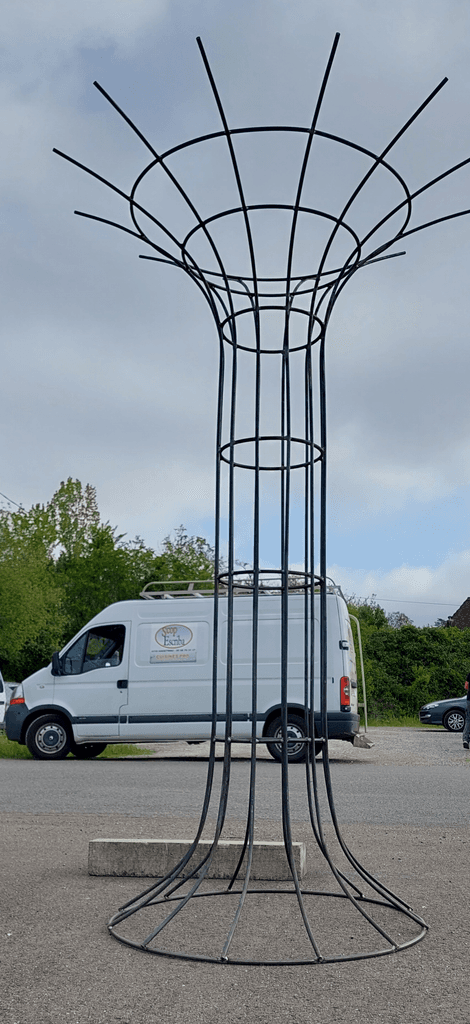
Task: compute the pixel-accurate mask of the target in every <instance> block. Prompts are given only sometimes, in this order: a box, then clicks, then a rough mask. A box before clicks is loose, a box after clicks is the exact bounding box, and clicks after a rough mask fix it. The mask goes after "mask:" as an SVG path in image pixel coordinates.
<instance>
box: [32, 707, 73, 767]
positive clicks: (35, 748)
mask: <svg viewBox="0 0 470 1024" xmlns="http://www.w3.org/2000/svg"><path fill="white" fill-rule="evenodd" d="M25 742H26V746H27V748H28V750H29V752H30V754H32V755H33V757H34V758H36V760H38V761H60V760H61V759H62V758H64V757H67V754H68V753H69V751H70V747H71V737H70V732H69V730H68V728H67V726H66V724H65V722H64V719H63V718H60V716H59V715H53V714H51V715H41V717H40V718H35V719H34V722H31V725H29V726H28V729H27V731H26V737H25Z"/></svg>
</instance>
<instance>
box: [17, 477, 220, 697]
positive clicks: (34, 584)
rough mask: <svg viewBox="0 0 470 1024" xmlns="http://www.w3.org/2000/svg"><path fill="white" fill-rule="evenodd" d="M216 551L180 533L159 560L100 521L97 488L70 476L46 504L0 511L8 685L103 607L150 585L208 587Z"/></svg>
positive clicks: (165, 546)
mask: <svg viewBox="0 0 470 1024" xmlns="http://www.w3.org/2000/svg"><path fill="white" fill-rule="evenodd" d="M213 576H214V552H213V549H212V548H211V546H210V544H208V542H207V541H206V540H204V538H203V537H196V536H195V537H190V536H189V535H188V534H187V533H186V530H185V528H184V526H180V527H178V529H176V530H175V533H174V535H173V536H168V537H165V539H164V541H163V544H162V550H161V553H160V554H157V553H156V552H155V551H154V550H153V549H152V548H149V547H147V546H146V544H145V543H144V541H143V540H142V538H141V537H135V538H134V539H133V540H126V539H125V536H124V535H123V534H119V533H118V532H117V530H116V529H115V528H113V527H112V526H111V525H110V524H109V523H102V522H100V515H99V510H98V503H97V499H96V491H95V488H94V487H92V486H91V485H90V484H86V485H85V486H84V487H83V486H82V484H81V482H80V481H79V480H73V479H72V478H71V477H69V478H68V480H67V481H65V482H64V481H63V482H62V483H61V484H60V487H59V488H58V490H57V491H56V492H55V494H54V495H53V496H52V498H51V500H50V501H49V502H47V503H46V504H45V505H40V504H38V505H33V507H32V508H31V509H29V510H28V511H26V510H24V509H21V510H19V511H18V512H11V511H9V510H3V511H1V512H0V660H1V664H2V669H3V672H4V674H5V675H6V677H7V678H10V679H21V678H24V676H25V675H28V674H29V673H31V672H34V671H35V670H36V669H37V668H40V666H41V665H43V664H44V663H45V662H47V661H48V659H49V658H50V657H51V654H52V652H53V651H55V650H58V649H60V648H61V647H63V646H64V644H65V643H66V642H67V641H68V640H69V639H70V638H71V637H72V636H74V634H75V633H76V632H77V631H78V630H79V629H81V628H82V626H83V625H84V624H85V623H86V622H87V621H88V620H89V619H90V618H92V617H93V616H94V615H97V614H98V613H99V612H100V611H101V609H102V608H105V607H106V606H107V605H109V604H112V603H114V602H115V601H123V600H128V599H130V598H137V597H138V596H139V594H140V592H141V591H142V589H143V587H144V586H145V584H146V583H149V582H151V581H171V580H173V581H178V580H198V581H199V582H200V581H202V580H213Z"/></svg>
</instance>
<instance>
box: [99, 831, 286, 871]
mask: <svg viewBox="0 0 470 1024" xmlns="http://www.w3.org/2000/svg"><path fill="white" fill-rule="evenodd" d="M190 845H191V840H190V839H91V840H90V842H89V846H88V874H89V875H114V876H121V877H123V876H126V877H140V878H160V877H161V876H163V875H166V874H167V873H168V872H169V871H171V870H172V869H173V868H174V867H175V865H176V864H177V863H178V861H179V860H180V859H181V858H182V857H183V856H184V854H185V853H186V852H187V850H188V849H189V847H190ZM211 845H212V843H211V841H210V840H201V841H200V843H199V845H198V848H197V851H196V852H195V854H193V858H192V861H191V865H192V866H193V867H194V866H195V865H196V863H197V859H199V860H202V858H203V857H204V856H205V854H206V853H208V851H209V849H210V847H211ZM293 848H294V859H295V864H296V868H297V874H298V877H299V878H303V876H304V874H305V870H306V846H305V843H294V844H293ZM242 849H243V843H242V842H241V840H238V839H224V840H220V841H219V844H218V848H217V852H216V854H215V856H214V858H213V860H212V863H211V866H210V868H209V873H208V875H207V876H206V877H207V878H231V877H232V875H233V873H234V871H235V869H236V866H237V864H238V860H239V858H240V855H241V852H242ZM188 868H189V866H188V865H187V866H186V867H185V870H184V874H187V873H188ZM181 874H183V872H181ZM244 874H245V872H244V865H242V868H241V872H240V875H241V877H244ZM290 877H291V874H290V870H289V866H288V863H287V857H286V852H285V849H284V843H279V842H261V841H256V842H255V843H254V844H253V862H252V870H251V878H252V879H255V880H261V879H265V880H270V881H284V880H286V879H289V878H290Z"/></svg>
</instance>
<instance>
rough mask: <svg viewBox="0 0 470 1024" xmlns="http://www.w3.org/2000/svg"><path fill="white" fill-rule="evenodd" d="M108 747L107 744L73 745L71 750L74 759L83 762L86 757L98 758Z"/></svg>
mask: <svg viewBox="0 0 470 1024" xmlns="http://www.w3.org/2000/svg"><path fill="white" fill-rule="evenodd" d="M107 746H108V744H107V743H72V746H71V750H72V754H73V756H74V757H78V758H79V759H80V760H83V759H84V758H86V757H98V754H102V753H103V750H106V747H107Z"/></svg>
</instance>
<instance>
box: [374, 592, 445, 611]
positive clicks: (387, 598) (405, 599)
mask: <svg viewBox="0 0 470 1024" xmlns="http://www.w3.org/2000/svg"><path fill="white" fill-rule="evenodd" d="M374 599H376V600H377V601H387V602H390V601H392V602H393V603H394V604H395V602H396V601H399V602H400V604H434V605H436V606H438V607H439V608H441V607H442V605H445V606H446V607H448V608H455V606H456V604H457V602H456V601H452V602H451V601H415V600H408V598H407V597H378V596H377V594H374Z"/></svg>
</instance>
